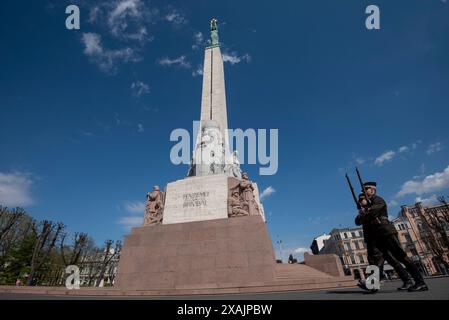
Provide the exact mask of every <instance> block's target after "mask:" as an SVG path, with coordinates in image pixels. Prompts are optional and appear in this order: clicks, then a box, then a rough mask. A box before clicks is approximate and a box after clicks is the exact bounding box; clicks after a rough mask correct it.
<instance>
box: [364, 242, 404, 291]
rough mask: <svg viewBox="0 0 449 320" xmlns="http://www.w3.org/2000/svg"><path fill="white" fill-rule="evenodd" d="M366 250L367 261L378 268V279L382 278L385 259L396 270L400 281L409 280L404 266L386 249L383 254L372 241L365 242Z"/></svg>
mask: <svg viewBox="0 0 449 320" xmlns="http://www.w3.org/2000/svg"><path fill="white" fill-rule="evenodd" d="M367 251H368V263H369V264H370V265H375V266H377V267H378V268H379V275H380V279H379V280H383V278H384V264H385V260H387V262H388V263H389V264H390V266H391V267H392V268H393V269H394V270H395V271H396V273H397V274H398V276H399V278H401V280H402V281H404V282H407V281H409V280H410V276H409V274H408V273H407V271H406V270H405V268H404V267H403V266H402V265H401V264H400V263H399V261H398V260H396V259H395V258H394V257H393V256H392V254H391V253H390V252H389V251H387V252H386V253H385V254H383V253H382V252H381V251H380V250H379V249H378V248H377V247H376V246H375V245H374V244H373V243H367Z"/></svg>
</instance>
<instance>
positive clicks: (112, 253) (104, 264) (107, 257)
mask: <svg viewBox="0 0 449 320" xmlns="http://www.w3.org/2000/svg"><path fill="white" fill-rule="evenodd" d="M113 245H114V241H112V240H106V241H105V243H104V249H103V256H102V259H101V261H100V268H99V269H100V273H99V275H98V278H97V283H96V284H95V286H97V287H99V286H100V284H101V281H102V280H103V279H104V276H105V274H106V270H108V267H109V265H110V263H111V261H112V259H114V258H117V257H118V256H119V255H120V251H121V248H122V243H121V241H116V242H115V248H113Z"/></svg>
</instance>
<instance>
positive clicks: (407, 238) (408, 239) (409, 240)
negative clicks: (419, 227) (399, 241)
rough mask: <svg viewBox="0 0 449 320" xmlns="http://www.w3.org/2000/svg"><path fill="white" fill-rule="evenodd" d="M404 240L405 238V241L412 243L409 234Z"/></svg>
mask: <svg viewBox="0 0 449 320" xmlns="http://www.w3.org/2000/svg"><path fill="white" fill-rule="evenodd" d="M404 238H405V241H407V242H410V243H411V242H412V238H411V237H410V235H408V234H404Z"/></svg>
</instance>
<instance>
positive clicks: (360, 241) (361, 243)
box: [359, 240, 365, 249]
mask: <svg viewBox="0 0 449 320" xmlns="http://www.w3.org/2000/svg"><path fill="white" fill-rule="evenodd" d="M359 245H360V249H364V248H365V246H364V245H363V241H362V240H359Z"/></svg>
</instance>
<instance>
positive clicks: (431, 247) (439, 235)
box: [399, 202, 449, 275]
mask: <svg viewBox="0 0 449 320" xmlns="http://www.w3.org/2000/svg"><path fill="white" fill-rule="evenodd" d="M399 217H402V218H403V219H405V220H406V221H407V222H408V224H409V225H410V232H409V233H410V236H411V238H412V241H414V243H415V249H416V254H415V255H414V256H413V259H414V261H415V263H416V264H417V265H418V266H419V268H420V270H421V271H422V272H423V274H425V275H438V274H449V223H448V222H449V206H448V204H447V203H442V204H439V205H433V206H429V207H423V206H422V204H421V203H419V202H418V203H416V204H415V205H412V206H402V207H401V212H400V213H399Z"/></svg>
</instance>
